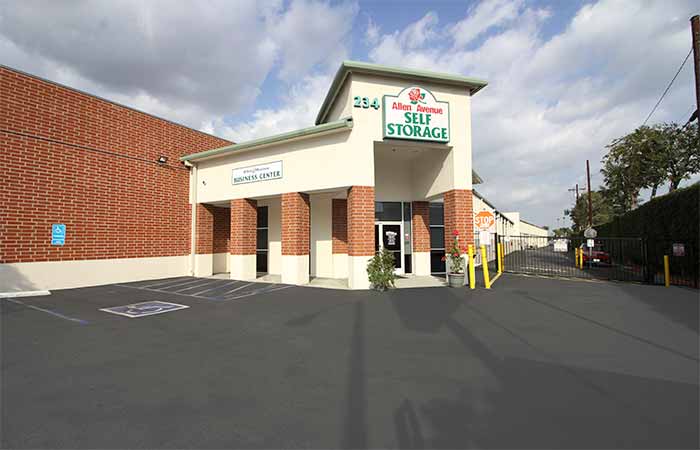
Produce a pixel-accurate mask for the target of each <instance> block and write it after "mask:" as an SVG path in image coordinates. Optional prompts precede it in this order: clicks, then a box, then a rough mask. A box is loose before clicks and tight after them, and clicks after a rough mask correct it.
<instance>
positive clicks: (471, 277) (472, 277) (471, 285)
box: [468, 244, 476, 289]
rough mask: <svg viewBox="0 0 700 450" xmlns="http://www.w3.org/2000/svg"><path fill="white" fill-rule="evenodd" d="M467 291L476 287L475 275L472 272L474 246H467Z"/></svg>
mask: <svg viewBox="0 0 700 450" xmlns="http://www.w3.org/2000/svg"><path fill="white" fill-rule="evenodd" d="M468 249H469V250H468V252H469V289H474V288H475V287H476V273H475V271H474V246H473V245H472V244H469V247H468Z"/></svg>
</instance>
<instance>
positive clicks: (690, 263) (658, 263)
mask: <svg viewBox="0 0 700 450" xmlns="http://www.w3.org/2000/svg"><path fill="white" fill-rule="evenodd" d="M698 244H699V243H698V241H677V240H676V241H674V240H667V239H656V240H649V241H648V242H647V245H646V249H647V253H646V258H647V262H646V266H647V280H646V281H648V282H650V283H654V284H663V283H664V255H665V256H668V260H669V272H670V280H669V282H670V284H673V285H677V286H689V287H694V288H698V287H700V269H699V266H700V261H699V258H700V252H699V251H698Z"/></svg>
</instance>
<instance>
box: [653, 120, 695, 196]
mask: <svg viewBox="0 0 700 450" xmlns="http://www.w3.org/2000/svg"><path fill="white" fill-rule="evenodd" d="M658 127H659V129H660V130H661V136H662V138H663V145H661V147H660V150H661V155H660V159H661V163H662V164H663V167H664V168H665V169H666V176H667V178H668V181H669V188H668V191H669V192H673V191H675V190H676V189H678V186H679V185H680V184H681V181H683V180H685V179H687V178H690V176H691V175H693V174H695V173H698V172H700V139H699V138H698V136H699V133H698V124H697V122H696V123H694V124H692V125H689V126H687V127H681V126H679V125H678V124H677V123H664V124H661V125H658Z"/></svg>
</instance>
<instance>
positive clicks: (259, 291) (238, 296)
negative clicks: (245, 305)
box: [224, 286, 294, 300]
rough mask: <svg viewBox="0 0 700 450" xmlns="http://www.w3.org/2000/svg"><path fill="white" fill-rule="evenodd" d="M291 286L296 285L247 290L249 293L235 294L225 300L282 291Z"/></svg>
mask: <svg viewBox="0 0 700 450" xmlns="http://www.w3.org/2000/svg"><path fill="white" fill-rule="evenodd" d="M290 287H294V286H280V287H277V288H273V289H267V290H265V288H262V289H257V290H255V291H250V292H247V293H245V294H241V295H237V296H234V297H229V298H225V299H224V300H238V299H240V298H244V297H250V296H252V295H258V294H267V293H268V292H275V291H281V290H282V289H288V288H290Z"/></svg>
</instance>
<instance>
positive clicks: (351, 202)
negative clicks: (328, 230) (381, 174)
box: [348, 186, 374, 256]
mask: <svg viewBox="0 0 700 450" xmlns="http://www.w3.org/2000/svg"><path fill="white" fill-rule="evenodd" d="M348 255H350V256H371V255H374V187H373V186H353V187H351V188H350V189H349V190H348Z"/></svg>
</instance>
